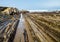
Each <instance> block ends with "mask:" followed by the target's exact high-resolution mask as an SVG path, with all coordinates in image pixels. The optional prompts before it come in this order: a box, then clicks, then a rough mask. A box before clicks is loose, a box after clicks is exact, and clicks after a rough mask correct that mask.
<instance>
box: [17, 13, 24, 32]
mask: <svg viewBox="0 0 60 42" xmlns="http://www.w3.org/2000/svg"><path fill="white" fill-rule="evenodd" d="M19 20H20V22H19V25H18V28H19V29H20V33H23V32H24V28H25V27H24V17H23V15H22V14H21V17H20V19H19Z"/></svg>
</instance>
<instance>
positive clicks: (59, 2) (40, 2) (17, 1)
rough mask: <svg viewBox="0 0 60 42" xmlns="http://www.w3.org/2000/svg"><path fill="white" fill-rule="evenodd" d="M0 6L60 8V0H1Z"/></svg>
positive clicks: (25, 8) (27, 8) (38, 8)
mask: <svg viewBox="0 0 60 42" xmlns="http://www.w3.org/2000/svg"><path fill="white" fill-rule="evenodd" d="M0 6H8V7H16V8H18V9H24V10H59V9H60V0H0Z"/></svg>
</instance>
